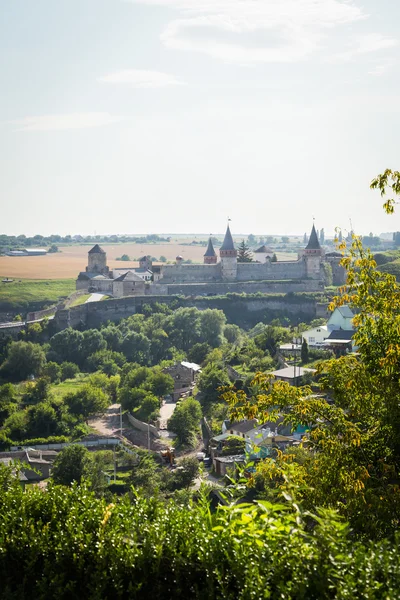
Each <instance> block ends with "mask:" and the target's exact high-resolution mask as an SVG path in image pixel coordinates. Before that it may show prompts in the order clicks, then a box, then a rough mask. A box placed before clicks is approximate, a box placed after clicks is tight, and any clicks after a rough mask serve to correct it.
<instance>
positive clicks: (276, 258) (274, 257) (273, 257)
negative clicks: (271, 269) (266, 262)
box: [271, 252, 278, 263]
mask: <svg viewBox="0 0 400 600" xmlns="http://www.w3.org/2000/svg"><path fill="white" fill-rule="evenodd" d="M271 262H273V263H275V262H278V257H277V255H276V254H275V252H274V253H273V255H272V258H271Z"/></svg>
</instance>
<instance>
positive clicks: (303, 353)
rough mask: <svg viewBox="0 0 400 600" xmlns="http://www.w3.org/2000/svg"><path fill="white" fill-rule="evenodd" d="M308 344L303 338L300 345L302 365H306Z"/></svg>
mask: <svg viewBox="0 0 400 600" xmlns="http://www.w3.org/2000/svg"><path fill="white" fill-rule="evenodd" d="M308 360H309V358H308V344H307V340H306V338H303V342H302V344H301V362H302V363H303V364H305V363H308Z"/></svg>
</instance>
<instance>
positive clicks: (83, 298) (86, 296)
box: [71, 294, 92, 306]
mask: <svg viewBox="0 0 400 600" xmlns="http://www.w3.org/2000/svg"><path fill="white" fill-rule="evenodd" d="M91 295H92V294H83V296H78V298H77V299H76V300H74V301H73V302H72V304H71V306H79V305H80V304H85V302H86V300H88V299H89V298H90V296H91Z"/></svg>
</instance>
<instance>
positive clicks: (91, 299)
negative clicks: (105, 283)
mask: <svg viewBox="0 0 400 600" xmlns="http://www.w3.org/2000/svg"><path fill="white" fill-rule="evenodd" d="M104 295H105V294H91V295H90V296H89V298H88V299H87V300H86V302H85V304H87V303H88V302H98V301H99V300H101V299H102V298H104Z"/></svg>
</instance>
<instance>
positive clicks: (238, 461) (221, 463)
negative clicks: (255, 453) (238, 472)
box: [213, 454, 246, 477]
mask: <svg viewBox="0 0 400 600" xmlns="http://www.w3.org/2000/svg"><path fill="white" fill-rule="evenodd" d="M245 462H246V456H245V454H237V455H234V456H216V457H215V458H214V459H213V466H214V469H215V473H216V474H217V475H219V476H220V477H224V476H225V475H227V474H228V472H229V471H234V470H235V469H236V467H237V466H238V465H244V463H245Z"/></svg>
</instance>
